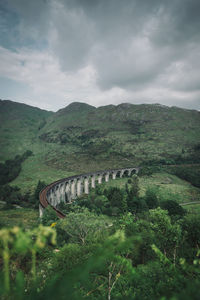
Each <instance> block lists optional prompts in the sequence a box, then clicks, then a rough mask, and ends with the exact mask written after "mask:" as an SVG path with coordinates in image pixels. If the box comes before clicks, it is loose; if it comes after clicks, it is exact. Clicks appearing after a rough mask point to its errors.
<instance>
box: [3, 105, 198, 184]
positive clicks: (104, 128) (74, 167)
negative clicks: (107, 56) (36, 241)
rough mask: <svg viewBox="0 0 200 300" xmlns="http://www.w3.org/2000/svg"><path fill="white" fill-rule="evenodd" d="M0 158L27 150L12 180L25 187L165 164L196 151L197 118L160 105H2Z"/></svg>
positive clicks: (196, 114) (7, 157)
mask: <svg viewBox="0 0 200 300" xmlns="http://www.w3.org/2000/svg"><path fill="white" fill-rule="evenodd" d="M0 126H1V129H0V147H1V154H0V160H1V161H2V162H3V161H4V160H6V159H10V158H13V157H14V156H15V155H16V154H21V153H23V152H24V151H26V150H31V151H32V152H33V154H34V155H33V156H31V157H29V158H28V159H27V160H26V161H25V162H24V163H23V166H22V172H21V173H20V175H19V176H18V178H17V179H16V180H15V181H14V182H13V184H17V185H19V186H21V187H22V188H24V189H28V188H30V187H32V186H33V185H34V184H35V183H36V182H37V181H38V180H39V179H42V180H45V181H46V182H51V181H53V180H56V179H59V178H60V177H65V176H68V175H72V174H77V173H81V172H87V171H92V170H97V169H106V168H113V167H124V166H132V165H140V164H143V163H144V162H148V161H150V160H151V161H152V160H154V161H159V160H164V161H167V162H168V163H174V162H176V160H177V159H178V158H179V157H180V156H181V158H182V159H184V158H185V159H186V158H188V157H190V156H191V155H193V156H195V155H196V157H197V153H196V152H195V151H196V150H194V149H197V148H198V144H199V141H200V131H199V128H200V114H199V112H198V111H195V110H186V109H181V108H177V107H167V106H161V105H159V104H151V105H147V104H142V105H133V104H128V103H124V104H120V105H117V106H114V105H108V106H103V107H99V108H95V107H93V106H90V105H88V104H84V103H78V102H74V103H72V104H70V105H68V106H67V107H65V108H64V109H61V110H59V111H58V112H56V113H53V112H47V111H44V110H41V109H38V108H34V107H31V106H28V105H25V104H20V103H15V102H12V101H0Z"/></svg>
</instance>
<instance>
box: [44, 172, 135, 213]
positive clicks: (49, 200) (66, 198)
mask: <svg viewBox="0 0 200 300" xmlns="http://www.w3.org/2000/svg"><path fill="white" fill-rule="evenodd" d="M139 169H140V168H139V167H134V168H122V169H113V170H105V171H97V172H93V173H87V174H81V175H75V176H71V177H67V178H63V179H60V180H58V181H55V182H53V183H51V184H49V185H47V186H46V187H45V188H44V189H43V190H42V191H41V192H40V195H39V201H40V203H39V215H40V217H42V215H43V212H44V209H45V208H46V207H47V206H48V205H50V206H51V207H52V208H53V209H54V210H55V211H56V214H57V216H58V217H59V218H65V214H64V213H62V212H61V211H60V210H59V209H58V208H57V206H58V204H60V203H61V202H64V203H66V204H70V203H72V202H73V200H75V199H76V198H77V197H79V196H81V195H82V194H83V193H84V194H89V191H90V189H91V188H95V186H96V184H101V183H102V182H103V181H105V182H108V181H109V179H116V178H117V177H120V178H122V177H123V176H127V177H128V176H132V175H133V174H137V173H138V171H139Z"/></svg>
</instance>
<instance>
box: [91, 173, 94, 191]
mask: <svg viewBox="0 0 200 300" xmlns="http://www.w3.org/2000/svg"><path fill="white" fill-rule="evenodd" d="M91 187H92V188H93V189H95V175H93V176H92V177H91Z"/></svg>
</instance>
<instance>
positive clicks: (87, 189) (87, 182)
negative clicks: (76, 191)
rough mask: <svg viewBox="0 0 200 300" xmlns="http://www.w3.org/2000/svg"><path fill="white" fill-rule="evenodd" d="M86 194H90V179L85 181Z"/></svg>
mask: <svg viewBox="0 0 200 300" xmlns="http://www.w3.org/2000/svg"><path fill="white" fill-rule="evenodd" d="M84 192H85V194H89V180H88V177H86V178H85V179H84Z"/></svg>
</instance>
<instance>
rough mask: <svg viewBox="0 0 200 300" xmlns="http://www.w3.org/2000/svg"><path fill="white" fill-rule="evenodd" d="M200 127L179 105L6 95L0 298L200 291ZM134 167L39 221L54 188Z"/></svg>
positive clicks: (1, 120)
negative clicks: (41, 105)
mask: <svg viewBox="0 0 200 300" xmlns="http://www.w3.org/2000/svg"><path fill="white" fill-rule="evenodd" d="M199 126H200V119H199V112H197V111H192V110H183V109H179V108H176V107H172V108H169V107H163V106H160V105H130V104H121V105H118V106H114V105H109V106H105V107H99V108H97V109H96V108H94V107H92V106H90V105H86V104H84V103H73V104H71V105H69V106H68V107H66V108H64V109H62V110H60V111H58V112H57V113H52V112H47V111H43V110H40V109H37V108H33V107H30V106H27V105H23V104H19V103H14V102H11V101H0V147H1V153H0V162H1V163H0V282H1V285H0V298H1V299H3V300H4V299H10V300H12V299H15V300H18V299H19V300H23V299H30V300H32V299H34V300H35V299H36V300H37V299H38V300H39V299H49V300H51V299H70V300H75V299H77V300H79V299H91V300H94V299H95V300H96V299H97V300H98V299H99V300H100V299H101V300H102V299H108V300H112V299H113V300H120V299H127V300H131V299H133V300H139V299H144V300H145V299H147V300H148V299H151V300H154V299H162V300H172V299H173V300H188V299H198V298H199V289H200V275H199V274H200V273H199V265H200V258H199V255H200V251H199V247H200V217H199V212H200V183H199V178H200V176H199V175H200V166H199V164H200V160H199V158H200V146H199V138H200V132H199ZM27 149H30V150H28V151H27ZM137 165H140V166H142V168H141V170H140V172H139V176H136V175H133V176H132V177H131V178H126V177H124V178H117V179H116V180H110V181H109V182H108V183H105V182H104V183H103V184H102V185H97V187H96V189H90V194H89V195H82V197H80V198H79V199H77V200H76V201H74V202H73V204H71V205H66V206H65V205H63V204H61V205H60V209H61V210H62V211H64V212H65V213H66V214H67V217H66V218H65V219H58V217H57V216H56V214H55V211H54V210H53V209H52V208H51V207H48V208H47V209H46V210H45V213H44V216H43V218H42V220H39V219H38V211H36V210H35V208H38V207H37V206H38V196H39V192H40V190H41V189H42V188H43V187H44V186H45V185H46V184H48V183H50V182H53V181H54V180H57V179H60V178H63V177H67V176H70V175H73V174H80V173H86V172H89V171H96V170H103V169H104V170H105V169H109V168H110V169H112V168H120V167H126V166H128V167H130V166H137ZM40 223H42V225H41V224H40Z"/></svg>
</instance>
